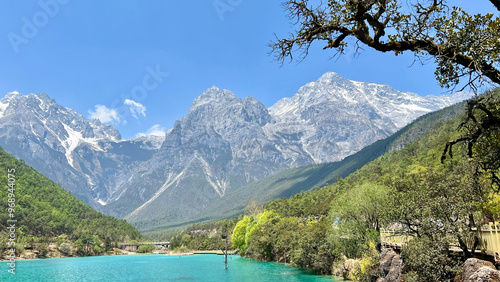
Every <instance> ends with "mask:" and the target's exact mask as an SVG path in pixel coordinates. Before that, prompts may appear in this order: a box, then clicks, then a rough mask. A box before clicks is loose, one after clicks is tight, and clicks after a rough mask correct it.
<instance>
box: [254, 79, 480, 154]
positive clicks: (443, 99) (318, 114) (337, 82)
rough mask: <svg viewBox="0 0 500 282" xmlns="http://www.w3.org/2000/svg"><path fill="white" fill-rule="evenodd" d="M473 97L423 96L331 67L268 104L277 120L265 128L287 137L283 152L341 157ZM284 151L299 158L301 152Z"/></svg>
mask: <svg viewBox="0 0 500 282" xmlns="http://www.w3.org/2000/svg"><path fill="white" fill-rule="evenodd" d="M470 97H471V94H470V93H465V92H458V93H454V94H451V95H444V96H425V97H422V96H419V95H417V94H414V93H410V92H401V91H397V90H395V89H394V88H392V87H390V86H389V85H381V84H375V83H367V82H359V81H352V80H348V79H345V78H343V77H341V76H340V75H338V74H336V73H334V72H328V73H326V74H324V75H323V76H321V77H320V78H319V79H318V80H317V81H313V82H310V83H308V84H306V85H305V86H303V87H301V88H300V89H299V91H298V92H297V94H295V95H294V96H293V97H291V98H283V99H281V100H280V101H278V102H277V103H276V104H275V105H273V106H272V107H270V108H269V114H270V115H271V116H272V117H273V122H272V123H268V124H267V125H266V126H265V127H264V130H265V132H266V134H267V135H268V136H269V137H270V139H271V140H274V142H275V143H277V144H280V142H281V141H283V145H278V146H279V147H283V150H282V151H285V150H287V148H289V147H290V146H291V144H293V146H294V147H297V148H299V147H300V148H302V149H303V152H305V153H307V154H308V155H309V156H310V157H311V158H312V159H313V160H314V162H315V163H324V162H332V161H339V160H342V159H344V158H345V157H347V156H349V155H351V154H353V153H355V152H357V151H359V150H361V149H362V148H363V147H365V146H367V145H368V144H371V143H373V142H375V141H377V140H380V139H382V138H385V137H387V136H389V135H392V134H393V133H395V132H396V131H397V130H399V129H400V128H402V127H404V126H405V125H407V124H409V123H410V122H411V121H413V120H414V119H416V118H417V117H419V116H421V115H423V114H426V113H429V112H432V111H435V110H438V109H441V108H444V107H447V106H451V105H453V104H455V103H458V102H460V101H463V100H465V99H468V98H470ZM285 156H289V157H290V158H296V157H299V156H297V152H290V153H285Z"/></svg>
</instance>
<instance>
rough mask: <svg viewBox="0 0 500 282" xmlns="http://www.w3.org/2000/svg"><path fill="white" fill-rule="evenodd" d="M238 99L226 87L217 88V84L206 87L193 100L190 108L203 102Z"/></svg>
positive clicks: (210, 102)
mask: <svg viewBox="0 0 500 282" xmlns="http://www.w3.org/2000/svg"><path fill="white" fill-rule="evenodd" d="M235 99H239V98H238V97H237V96H236V95H235V94H234V93H233V92H231V91H229V90H226V89H219V88H218V87H217V86H215V85H214V86H212V87H211V88H208V89H207V90H205V91H204V92H203V94H201V95H200V96H198V97H197V98H196V99H194V101H193V105H192V106H191V108H197V107H199V106H202V105H204V104H213V103H217V104H226V103H227V102H230V101H233V100H235Z"/></svg>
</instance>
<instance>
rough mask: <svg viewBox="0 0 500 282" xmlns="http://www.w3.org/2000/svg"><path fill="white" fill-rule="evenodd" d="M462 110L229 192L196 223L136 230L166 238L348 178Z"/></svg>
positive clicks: (445, 112)
mask: <svg viewBox="0 0 500 282" xmlns="http://www.w3.org/2000/svg"><path fill="white" fill-rule="evenodd" d="M464 107H465V102H463V103H459V104H457V105H454V106H451V107H447V108H445V109H442V110H439V111H436V112H433V113H429V114H427V115H424V116H422V117H419V118H418V119H416V120H415V121H414V122H412V123H411V124H409V125H407V126H406V127H404V128H402V129H401V130H399V131H398V132H396V133H395V134H394V135H392V136H390V137H388V138H385V139H383V140H379V141H377V142H375V143H373V144H372V145H370V146H367V147H366V148H364V149H362V150H361V151H359V152H357V153H356V154H354V155H351V156H349V157H347V158H345V159H344V160H342V161H340V162H334V163H328V164H321V165H315V166H310V167H303V168H296V169H289V170H285V171H283V172H280V173H277V174H275V175H273V176H270V177H268V178H265V179H263V180H260V181H257V182H254V183H251V184H249V185H247V186H244V187H242V188H240V189H238V190H236V191H231V192H228V193H227V194H226V195H225V196H224V197H222V198H220V199H219V200H216V201H215V202H214V203H213V204H211V205H210V206H209V207H207V209H205V210H204V211H203V214H200V215H199V217H198V218H197V219H195V220H191V221H189V222H186V221H180V222H164V223H163V224H161V225H160V226H158V227H155V228H149V227H148V226H139V228H140V229H141V231H142V232H143V233H144V234H145V235H146V236H148V237H151V238H157V239H160V238H166V237H170V236H169V235H171V234H172V233H175V232H172V230H181V229H182V228H185V227H187V226H188V225H189V224H192V223H193V222H202V221H209V220H219V219H225V218H231V217H235V216H238V215H240V214H242V213H243V210H244V209H245V207H246V206H247V205H248V204H249V202H250V201H251V200H254V201H256V202H259V203H266V202H268V201H271V200H274V199H276V198H283V197H290V196H291V195H295V194H297V193H300V192H302V191H308V190H312V189H315V188H318V187H324V186H327V185H330V184H332V183H334V182H335V181H336V180H337V179H338V178H339V177H347V176H348V175H349V174H351V173H353V172H355V171H356V170H358V169H360V168H361V167H362V166H363V165H365V164H366V163H368V162H370V161H373V160H374V159H376V158H377V157H379V156H381V155H383V154H384V153H386V152H389V151H391V150H393V149H401V148H403V147H404V146H405V145H406V144H408V143H411V142H413V141H414V140H416V139H418V138H420V137H422V136H423V135H425V134H426V133H427V132H428V131H429V130H431V129H432V127H433V126H435V125H436V124H442V123H443V122H446V121H447V120H449V119H452V118H454V117H455V116H457V115H458V114H460V113H463V110H464Z"/></svg>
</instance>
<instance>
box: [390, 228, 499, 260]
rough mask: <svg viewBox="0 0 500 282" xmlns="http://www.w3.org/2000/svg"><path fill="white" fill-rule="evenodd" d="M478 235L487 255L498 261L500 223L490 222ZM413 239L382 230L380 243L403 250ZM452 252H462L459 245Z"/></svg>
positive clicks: (399, 231) (394, 230)
mask: <svg viewBox="0 0 500 282" xmlns="http://www.w3.org/2000/svg"><path fill="white" fill-rule="evenodd" d="M478 233H479V238H480V239H481V241H482V247H483V249H484V250H486V254H488V255H491V256H493V257H494V258H496V259H498V258H500V255H499V254H500V222H490V223H489V224H488V225H484V226H482V227H481V230H479V231H478ZM411 239H413V236H412V235H410V234H408V233H407V232H405V231H403V230H401V229H380V242H381V243H382V245H385V246H388V247H393V248H401V247H402V246H403V245H404V244H406V243H407V242H408V241H409V240H411ZM450 250H451V251H462V250H461V249H460V248H459V247H458V243H457V244H456V246H452V247H451V248H450ZM475 251H476V250H475Z"/></svg>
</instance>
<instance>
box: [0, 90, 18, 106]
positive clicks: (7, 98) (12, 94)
mask: <svg viewBox="0 0 500 282" xmlns="http://www.w3.org/2000/svg"><path fill="white" fill-rule="evenodd" d="M18 96H22V94H21V93H19V92H17V91H12V92H9V93H7V94H6V95H5V96H4V97H3V98H2V100H1V102H2V103H4V104H7V103H9V102H10V100H12V99H13V98H15V97H18Z"/></svg>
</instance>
